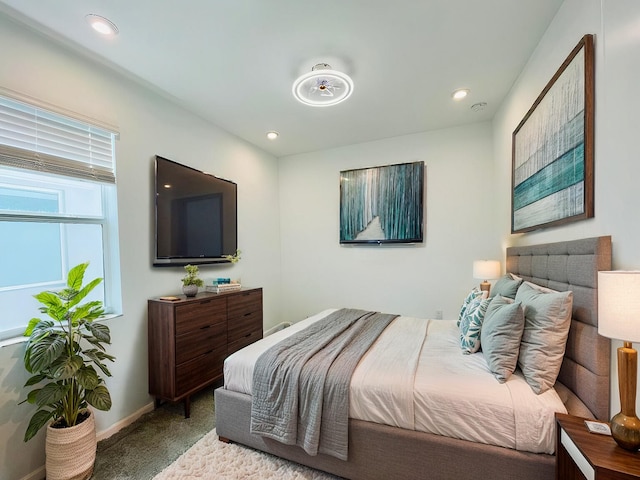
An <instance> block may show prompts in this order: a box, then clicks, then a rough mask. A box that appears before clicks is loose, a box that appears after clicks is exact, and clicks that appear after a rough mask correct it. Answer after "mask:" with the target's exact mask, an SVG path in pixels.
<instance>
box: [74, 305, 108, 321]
mask: <svg viewBox="0 0 640 480" xmlns="http://www.w3.org/2000/svg"><path fill="white" fill-rule="evenodd" d="M102 315H104V309H103V308H102V302H101V301H99V300H94V301H92V302H87V303H85V304H84V305H79V306H78V307H77V308H76V309H75V310H74V311H73V312H72V313H71V318H72V320H73V322H74V323H76V322H78V321H80V320H86V321H87V322H89V323H90V322H92V321H93V320H95V319H96V318H99V317H101V316H102Z"/></svg>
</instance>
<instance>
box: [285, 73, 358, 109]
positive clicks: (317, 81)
mask: <svg viewBox="0 0 640 480" xmlns="http://www.w3.org/2000/svg"><path fill="white" fill-rule="evenodd" d="M292 91H293V96H294V97H296V100H298V101H299V102H302V103H304V104H305V105H310V106H312V107H328V106H329V105H336V104H338V103H340V102H344V101H345V100H346V99H347V98H349V97H350V96H351V94H352V93H353V80H351V78H350V77H349V75H347V74H345V73H342V72H339V71H337V70H333V69H332V68H331V65H329V64H326V63H318V64H317V65H314V67H313V68H312V69H311V71H310V72H309V73H305V74H304V75H301V76H300V77H298V78H297V79H296V81H295V82H293V89H292Z"/></svg>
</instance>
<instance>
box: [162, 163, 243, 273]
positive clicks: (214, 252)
mask: <svg viewBox="0 0 640 480" xmlns="http://www.w3.org/2000/svg"><path fill="white" fill-rule="evenodd" d="M155 197H156V198H155V205H156V218H155V258H154V260H153V264H154V265H155V266H170V265H187V264H189V263H190V264H206V263H220V262H226V261H227V260H226V258H225V256H226V255H233V254H234V253H235V251H236V249H237V248H238V229H237V218H238V215H237V185H236V184H235V183H234V182H231V181H229V180H224V179H222V178H218V177H215V176H213V175H210V174H208V173H204V172H201V171H199V170H196V169H194V168H191V167H187V166H186V165H181V164H179V163H177V162H174V161H172V160H167V159H166V158H163V157H160V156H156V159H155Z"/></svg>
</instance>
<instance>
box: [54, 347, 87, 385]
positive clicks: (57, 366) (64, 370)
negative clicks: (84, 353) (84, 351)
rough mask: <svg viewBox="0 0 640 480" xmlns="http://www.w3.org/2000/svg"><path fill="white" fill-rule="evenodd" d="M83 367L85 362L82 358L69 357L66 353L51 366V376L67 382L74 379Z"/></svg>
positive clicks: (77, 356)
mask: <svg viewBox="0 0 640 480" xmlns="http://www.w3.org/2000/svg"><path fill="white" fill-rule="evenodd" d="M83 366H84V360H83V359H82V357H81V356H79V355H72V356H71V357H69V356H68V355H66V353H65V354H64V355H61V356H60V357H59V358H58V360H56V361H55V362H54V363H53V364H52V365H51V374H52V375H53V377H54V378H56V379H58V380H66V379H68V378H72V377H73V376H74V375H75V374H76V373H77V372H78V370H80V369H81V368H82V367H83Z"/></svg>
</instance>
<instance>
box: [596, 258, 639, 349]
mask: <svg viewBox="0 0 640 480" xmlns="http://www.w3.org/2000/svg"><path fill="white" fill-rule="evenodd" d="M598 333H599V334H600V335H602V336H604V337H608V338H615V339H618V340H622V341H625V342H640V271H622V270H617V271H612V272H598Z"/></svg>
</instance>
